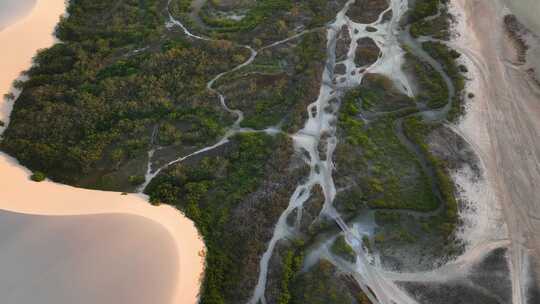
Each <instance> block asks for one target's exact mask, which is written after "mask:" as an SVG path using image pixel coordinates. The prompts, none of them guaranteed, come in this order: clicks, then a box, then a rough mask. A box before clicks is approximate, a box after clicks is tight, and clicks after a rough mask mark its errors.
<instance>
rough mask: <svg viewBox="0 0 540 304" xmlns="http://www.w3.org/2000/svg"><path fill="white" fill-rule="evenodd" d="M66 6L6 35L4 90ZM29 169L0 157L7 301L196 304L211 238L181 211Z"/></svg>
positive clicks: (41, 4)
mask: <svg viewBox="0 0 540 304" xmlns="http://www.w3.org/2000/svg"><path fill="white" fill-rule="evenodd" d="M64 11H65V1H64V0H38V1H37V4H36V6H35V7H34V8H33V9H32V11H31V13H29V14H27V15H26V17H24V18H22V19H20V20H18V21H17V22H14V23H11V25H10V26H9V27H7V28H5V29H4V30H1V31H0V45H2V46H3V47H2V48H0V67H1V73H0V94H1V95H3V94H5V93H7V92H9V91H10V87H11V83H12V81H13V79H15V78H17V77H18V76H19V75H20V72H21V71H22V70H24V69H27V68H28V67H29V66H30V64H31V58H32V56H33V55H34V54H35V52H36V51H37V50H38V49H41V48H45V47H48V46H50V45H52V44H53V43H54V37H53V36H52V35H51V33H52V31H53V29H54V26H55V25H56V23H57V22H58V17H59V16H60V15H61V14H62V13H63V12H64ZM11 106H12V102H11V101H6V100H1V101H0V120H2V121H4V122H7V121H8V118H9V112H10V111H11ZM1 131H2V129H0V133H1ZM29 175H30V172H29V171H28V170H26V169H25V168H23V167H22V166H20V165H19V164H18V163H17V161H16V160H15V159H13V158H11V157H9V156H7V155H5V154H3V153H0V267H2V269H3V271H2V273H0V294H2V299H3V300H2V302H3V303H38V302H39V303H46V304H49V303H51V304H52V303H60V304H62V303H65V304H68V303H104V304H109V303H111V304H112V303H115V304H116V303H120V304H121V303H130V304H136V303H140V304H144V303H156V304H160V303H181V304H189V303H196V302H197V299H198V292H199V287H200V286H199V284H200V282H199V279H200V277H201V274H202V272H203V268H204V266H203V265H204V263H203V257H202V255H201V253H202V252H203V250H204V244H203V242H202V240H201V239H200V237H199V235H198V232H197V230H196V229H195V227H194V225H193V223H192V222H191V221H190V220H188V219H187V218H185V217H184V216H183V215H182V214H181V213H180V212H179V211H178V210H176V209H174V208H173V207H170V206H159V207H154V206H151V205H150V204H149V203H148V202H147V197H146V196H143V195H121V194H120V193H115V192H104V191H93V190H86V189H79V188H74V187H70V186H65V185H60V184H56V183H53V182H50V181H45V182H42V183H35V182H32V181H30V180H29ZM8 286H10V288H9V289H5V288H8ZM21 286H22V287H21ZM77 295H80V296H81V297H80V298H79V299H77V300H76V301H74V299H75V298H76V297H77ZM36 301H38V302H36Z"/></svg>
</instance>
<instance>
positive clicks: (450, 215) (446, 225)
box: [404, 116, 458, 238]
mask: <svg viewBox="0 0 540 304" xmlns="http://www.w3.org/2000/svg"><path fill="white" fill-rule="evenodd" d="M432 130H433V126H428V125H426V124H425V123H422V121H420V119H418V118H417V117H414V116H413V117H409V118H407V119H406V120H405V123H404V131H405V133H406V134H407V137H409V138H411V139H412V140H413V141H414V142H415V143H416V144H417V145H418V146H419V147H420V148H421V149H422V152H423V153H424V155H426V156H427V158H428V160H429V162H430V163H431V165H432V166H433V167H434V168H435V174H436V179H437V186H438V188H439V191H440V193H441V195H442V199H443V201H444V202H445V212H444V218H443V219H442V222H441V223H439V224H440V225H439V228H440V229H441V230H442V231H443V233H444V235H445V236H446V237H447V238H448V237H450V236H451V234H452V233H453V232H454V231H455V228H456V225H457V220H458V202H457V199H456V197H455V195H454V189H455V185H454V183H453V181H452V179H451V178H450V176H449V174H448V172H447V166H446V164H445V163H444V162H443V161H442V160H440V159H438V158H437V157H435V156H434V155H433V154H432V153H431V152H430V149H429V147H428V146H427V144H425V137H426V136H427V135H428V134H429V133H430V132H431V131H432Z"/></svg>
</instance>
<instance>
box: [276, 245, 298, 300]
mask: <svg viewBox="0 0 540 304" xmlns="http://www.w3.org/2000/svg"><path fill="white" fill-rule="evenodd" d="M302 245H303V244H302V243H301V242H300V243H299V242H297V244H294V245H293V248H291V249H288V250H287V251H286V253H285V256H284V258H283V260H282V264H283V265H282V266H281V267H282V274H281V286H280V287H281V288H280V294H279V298H278V304H289V303H291V298H292V296H291V287H290V285H291V282H292V281H293V279H295V278H296V277H297V276H298V274H299V273H300V270H301V268H302V263H303V262H304V255H303V250H304V248H303V246H302Z"/></svg>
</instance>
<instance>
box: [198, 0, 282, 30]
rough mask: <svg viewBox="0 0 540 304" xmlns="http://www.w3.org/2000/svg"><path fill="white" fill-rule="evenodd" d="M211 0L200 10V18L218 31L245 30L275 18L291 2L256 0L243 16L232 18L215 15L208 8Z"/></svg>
mask: <svg viewBox="0 0 540 304" xmlns="http://www.w3.org/2000/svg"><path fill="white" fill-rule="evenodd" d="M211 4H212V2H210V1H209V2H207V3H206V5H205V7H204V8H203V10H202V11H201V18H202V20H203V21H204V23H206V24H207V25H208V26H210V27H212V28H214V29H215V30H217V31H219V32H247V31H250V30H253V29H254V28H255V27H257V26H258V25H260V24H262V23H263V22H266V21H268V20H269V19H273V18H275V16H276V15H281V14H283V13H285V12H287V11H288V10H290V8H291V6H292V4H291V2H290V1H287V0H260V1H256V2H255V4H254V7H253V8H250V9H249V10H248V12H247V14H246V15H245V16H244V18H242V19H240V20H233V19H230V18H227V17H216V16H215V15H213V14H212V11H211V10H210V6H211Z"/></svg>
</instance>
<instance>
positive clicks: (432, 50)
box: [422, 42, 466, 121]
mask: <svg viewBox="0 0 540 304" xmlns="http://www.w3.org/2000/svg"><path fill="white" fill-rule="evenodd" d="M422 48H424V50H426V52H428V53H429V54H430V55H431V56H432V57H433V58H436V59H437V60H438V61H439V62H441V64H442V66H443V68H444V70H445V72H446V73H447V74H448V76H449V77H450V79H451V80H452V82H453V83H454V89H455V90H456V95H455V97H454V101H453V105H452V109H451V111H450V113H449V117H448V120H450V121H455V120H456V119H457V118H459V117H460V116H461V115H463V113H464V111H465V108H464V104H463V100H462V99H463V98H462V92H463V90H464V89H465V77H464V76H463V73H465V72H466V70H463V69H461V68H460V65H459V64H458V63H457V61H456V60H457V59H458V58H459V57H460V56H461V54H459V53H458V52H456V51H455V50H453V49H451V48H449V47H448V46H446V45H444V44H442V43H440V42H424V43H422Z"/></svg>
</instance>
